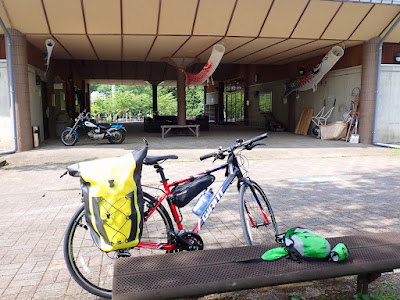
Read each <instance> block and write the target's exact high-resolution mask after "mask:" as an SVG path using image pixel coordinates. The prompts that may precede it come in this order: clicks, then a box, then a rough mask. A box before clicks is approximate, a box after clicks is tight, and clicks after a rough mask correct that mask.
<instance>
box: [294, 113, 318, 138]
mask: <svg viewBox="0 0 400 300" xmlns="http://www.w3.org/2000/svg"><path fill="white" fill-rule="evenodd" d="M313 114H314V109H312V108H304V109H303V110H302V112H301V115H300V119H299V121H298V122H297V126H296V129H295V131H294V133H295V134H301V135H307V132H308V128H309V127H310V123H311V118H312V116H313Z"/></svg>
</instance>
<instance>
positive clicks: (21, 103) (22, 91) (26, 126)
mask: <svg viewBox="0 0 400 300" xmlns="http://www.w3.org/2000/svg"><path fill="white" fill-rule="evenodd" d="M8 31H9V33H10V36H11V47H12V61H13V69H14V91H15V92H14V95H15V117H16V125H17V126H16V127H17V146H18V151H26V150H29V149H32V148H33V138H32V124H31V107H30V99H29V85H28V56H27V54H28V53H27V46H26V38H25V36H24V35H23V34H22V33H21V32H19V31H18V30H16V29H14V28H8ZM8 55H9V53H7V57H8Z"/></svg>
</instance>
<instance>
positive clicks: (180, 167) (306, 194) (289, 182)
mask: <svg viewBox="0 0 400 300" xmlns="http://www.w3.org/2000/svg"><path fill="white" fill-rule="evenodd" d="M227 129H229V131H228V130H227ZM128 132H129V135H128V137H127V139H126V141H125V142H124V143H123V144H121V145H110V144H108V143H107V142H101V143H92V142H90V141H88V140H82V141H79V142H78V143H77V144H76V146H73V147H65V146H64V145H62V144H61V142H60V141H59V140H49V141H46V142H45V143H44V144H43V145H41V147H40V148H37V149H34V150H31V151H26V152H18V153H15V154H12V155H7V156H4V157H3V158H4V159H6V160H7V162H8V163H9V165H8V166H6V167H3V168H0V184H1V187H2V188H1V190H2V192H1V196H2V197H0V207H1V209H0V217H1V220H2V222H1V223H0V265H1V268H0V298H1V299H81V298H84V299H89V298H95V297H93V296H91V295H90V294H87V293H86V292H84V291H83V290H82V289H81V288H80V287H79V286H78V285H77V284H76V283H75V282H74V280H73V279H72V278H71V276H70V275H69V273H68V271H67V269H66V266H65V262H64V259H63V253H62V239H63V235H64V232H65V228H66V226H67V224H68V222H69V220H70V218H71V216H72V214H73V213H74V211H75V210H76V209H77V207H78V206H79V205H80V186H79V179H77V178H73V177H70V176H65V177H63V178H61V179H60V178H59V176H60V175H61V174H62V173H63V172H64V170H65V167H66V166H67V165H69V164H71V163H74V162H78V161H84V160H90V159H96V158H104V157H110V156H119V155H122V154H125V153H127V152H129V151H130V150H132V149H136V148H139V147H141V146H142V145H143V142H142V140H141V138H142V137H146V139H147V140H148V141H149V155H161V154H177V155H178V156H179V159H178V160H169V161H167V162H166V163H164V165H163V166H164V168H165V172H166V174H167V176H168V178H170V179H171V180H176V179H181V178H184V177H187V176H190V175H192V174H194V173H197V172H200V171H203V170H206V169H210V168H212V167H213V166H215V165H216V164H212V161H210V160H206V161H203V162H200V161H199V159H198V158H199V157H200V156H201V155H204V154H206V153H209V152H212V151H215V150H216V148H217V147H218V146H223V147H226V146H228V145H230V144H232V143H234V141H235V139H236V138H244V139H249V138H252V137H254V136H256V135H258V134H261V133H262V132H263V131H262V130H257V129H248V128H239V127H231V128H228V127H226V126H220V127H215V128H214V127H212V130H211V131H210V132H201V133H200V137H199V138H196V137H189V136H171V137H167V138H165V139H161V134H155V133H152V134H148V133H144V132H142V131H141V127H140V126H135V125H132V126H129V127H128ZM266 143H267V146H266V147H259V148H255V149H254V150H252V151H246V152H245V153H244V154H245V155H246V157H247V159H248V161H245V164H246V166H247V169H248V171H249V175H250V176H251V178H252V179H253V180H255V181H257V182H258V183H259V184H260V185H261V186H262V188H263V189H264V191H265V192H266V194H267V195H268V197H269V200H270V202H271V205H272V207H273V209H274V212H275V216H276V219H277V222H278V226H279V230H280V231H281V232H283V231H285V230H287V229H289V228H290V227H294V226H305V227H308V228H310V229H312V230H314V231H315V232H316V233H319V234H321V235H323V236H325V237H333V236H339V235H348V234H359V233H368V232H383V231H390V230H399V229H400V218H399V217H398V216H399V213H400V204H399V201H400V187H399V184H398V182H399V181H400V152H399V150H393V149H389V148H381V147H376V146H372V145H362V144H349V143H345V142H342V141H321V140H317V139H315V138H313V137H310V136H297V135H294V134H291V133H287V132H282V133H274V132H272V133H271V134H270V138H269V139H268V140H266ZM216 163H217V162H216ZM220 173H221V174H219V176H217V180H216V183H214V184H215V185H218V184H220V183H221V182H222V181H223V179H224V177H223V172H220ZM142 183H143V184H144V185H150V186H158V185H159V178H158V177H157V174H156V173H155V172H154V169H153V168H150V167H144V170H143V177H142ZM145 189H146V188H145ZM150 192H151V190H150ZM237 199H238V195H237V191H236V190H235V189H234V188H230V189H228V192H227V194H226V195H225V196H224V198H223V199H222V200H221V202H220V203H219V205H218V207H217V209H216V210H215V212H214V213H213V214H212V215H211V217H210V218H209V220H208V221H207V223H206V225H205V227H204V228H203V229H202V230H201V231H200V235H201V236H202V238H203V239H204V242H205V248H206V249H211V248H219V247H230V246H240V245H244V243H243V238H242V233H241V228H240V220H239V216H238V208H237ZM193 203H194V201H193ZM190 210H191V205H190V204H189V205H188V206H187V207H185V208H184V209H182V214H183V215H184V223H185V224H186V225H187V230H191V229H192V228H193V226H194V224H195V221H196V218H194V215H193V214H192V213H191V212H190Z"/></svg>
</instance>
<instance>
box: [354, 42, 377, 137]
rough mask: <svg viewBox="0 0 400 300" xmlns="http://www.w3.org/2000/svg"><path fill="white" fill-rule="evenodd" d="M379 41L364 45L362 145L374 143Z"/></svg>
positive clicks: (361, 103)
mask: <svg viewBox="0 0 400 300" xmlns="http://www.w3.org/2000/svg"><path fill="white" fill-rule="evenodd" d="M379 41H380V38H379V37H374V38H372V39H370V40H369V41H367V42H365V43H364V45H363V58H362V71H361V87H362V88H361V95H360V121H359V134H360V143H363V144H371V143H372V136H373V131H374V119H375V100H376V99H375V95H376V82H377V75H378V71H377V69H378V67H377V65H378V52H379V51H378V48H379Z"/></svg>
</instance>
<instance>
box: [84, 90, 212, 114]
mask: <svg viewBox="0 0 400 300" xmlns="http://www.w3.org/2000/svg"><path fill="white" fill-rule="evenodd" d="M90 91H91V92H92V91H98V92H100V93H104V94H106V100H103V99H101V98H98V99H95V101H94V103H93V104H92V109H91V110H92V113H96V114H112V115H120V116H122V115H124V114H125V113H127V112H130V113H132V115H136V116H139V117H142V116H146V115H151V114H152V112H153V111H152V110H153V95H152V93H153V89H152V87H151V86H150V85H117V86H115V93H114V95H113V94H112V85H109V84H92V85H91V86H90ZM157 95H158V97H157V103H158V111H159V113H160V114H161V115H175V116H176V115H177V111H178V109H177V107H178V105H177V87H176V86H160V87H158V89H157ZM203 111H204V89H203V88H202V87H197V88H195V87H193V86H189V87H186V115H187V116H197V115H200V114H202V113H203Z"/></svg>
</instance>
